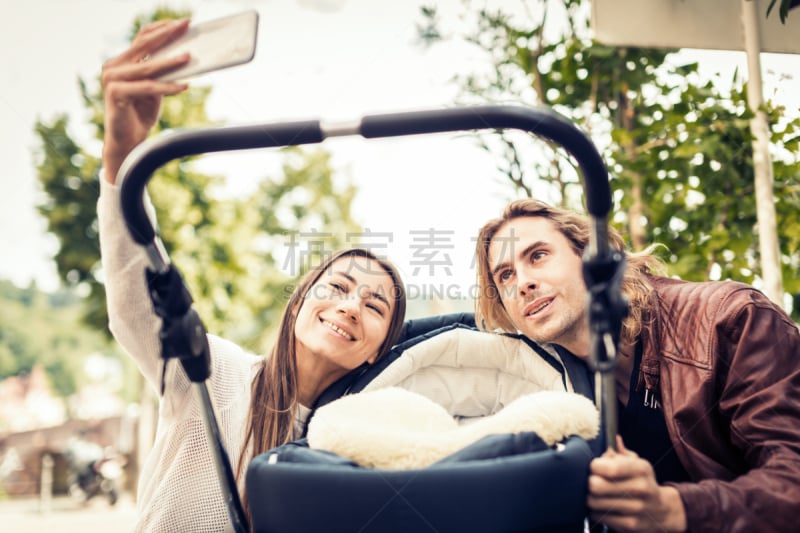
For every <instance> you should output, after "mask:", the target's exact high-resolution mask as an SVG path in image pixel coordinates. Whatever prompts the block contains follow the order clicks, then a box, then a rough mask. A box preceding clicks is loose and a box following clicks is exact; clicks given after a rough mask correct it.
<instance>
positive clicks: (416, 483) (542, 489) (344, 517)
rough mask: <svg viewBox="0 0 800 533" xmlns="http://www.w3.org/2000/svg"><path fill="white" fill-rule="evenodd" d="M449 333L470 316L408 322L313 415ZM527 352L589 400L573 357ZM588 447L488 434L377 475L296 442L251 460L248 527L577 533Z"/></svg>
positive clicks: (468, 324) (282, 531)
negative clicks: (426, 462)
mask: <svg viewBox="0 0 800 533" xmlns="http://www.w3.org/2000/svg"><path fill="white" fill-rule="evenodd" d="M453 328H470V329H477V328H476V327H475V321H474V316H473V315H472V314H471V313H458V314H450V315H442V316H436V317H429V318H424V319H419V320H410V321H407V322H406V324H405V327H404V329H403V332H402V334H401V337H400V340H399V341H398V343H397V344H396V346H395V348H394V349H393V350H392V351H391V352H390V353H389V354H387V355H386V356H384V357H383V358H382V359H381V360H380V361H378V362H377V363H375V364H373V365H370V366H368V365H365V366H363V367H361V368H359V369H356V370H355V371H353V372H351V373H350V374H348V375H347V376H345V377H343V378H342V379H340V380H339V381H337V382H336V383H334V384H333V385H331V386H330V387H329V388H328V389H327V390H326V391H325V392H323V394H322V395H321V396H320V398H319V399H318V401H317V403H316V405H315V406H314V408H315V409H316V408H318V407H321V406H322V405H325V404H326V403H329V402H331V401H333V400H336V399H337V398H340V397H341V396H343V395H345V394H351V393H355V392H360V391H361V390H362V389H364V387H365V386H366V385H367V384H368V383H369V382H370V381H372V380H373V379H374V378H375V377H377V376H378V375H379V374H380V373H381V372H383V371H384V370H385V369H386V368H387V367H388V366H389V365H390V364H392V363H393V362H394V361H395V360H397V358H399V357H400V356H402V354H403V352H404V351H405V350H407V349H409V348H411V347H412V346H414V345H416V344H417V343H419V342H422V341H424V340H426V339H430V338H431V337H433V336H435V335H439V334H441V333H443V332H446V331H450V330H452V329H453ZM522 340H525V339H522ZM528 344H529V345H530V347H531V348H532V349H533V350H534V351H536V353H538V354H539V355H540V356H541V357H542V358H543V359H544V360H546V361H547V362H548V363H549V364H550V365H551V366H553V367H555V368H557V369H558V370H559V371H561V372H562V374H564V379H565V380H566V379H567V377H569V379H570V380H571V381H572V383H573V386H574V387H575V391H576V392H579V393H582V394H584V395H586V396H589V397H590V398H591V396H592V395H593V394H592V393H593V390H592V387H591V383H590V382H588V381H587V379H586V376H587V374H586V372H585V371H583V370H582V367H581V363H580V362H579V361H578V360H577V359H575V361H572V360H570V359H569V358H570V357H574V356H571V354H568V353H562V352H561V351H559V357H561V359H562V361H561V362H559V361H556V360H555V358H554V357H553V356H552V355H551V354H550V353H548V352H547V351H545V350H544V349H542V348H541V347H539V346H538V345H535V344H533V343H528ZM562 362H563V364H562ZM567 374H568V376H567ZM312 416H313V413H312ZM595 440H596V439H595ZM595 444H596V443H595V442H594V441H592V442H591V443H587V442H586V441H584V440H583V439H580V438H578V437H573V438H570V439H568V440H567V441H566V442H565V443H564V444H562V445H559V447H558V448H557V449H553V448H550V447H548V446H547V445H546V444H545V443H544V442H543V441H542V440H541V439H540V438H539V437H538V436H537V435H536V434H534V433H520V434H515V435H511V434H505V435H489V436H487V437H484V438H483V439H481V440H479V441H478V442H475V443H474V444H472V445H470V446H468V447H466V448H464V449H462V450H460V451H458V452H456V453H454V454H452V455H451V456H449V457H446V458H444V459H442V460H440V461H438V462H437V463H435V464H433V465H431V466H428V467H426V468H421V469H415V470H382V469H370V468H364V467H361V466H359V465H357V464H355V463H353V462H351V461H350V460H348V459H346V458H344V457H340V456H338V455H336V454H333V453H330V452H326V451H321V450H314V449H310V448H308V446H307V443H306V441H305V439H303V440H300V441H297V442H294V443H290V444H287V445H285V446H281V447H279V448H275V449H274V450H271V451H269V452H267V453H264V454H261V455H259V456H257V457H255V458H254V459H253V461H252V462H251V464H250V466H249V468H248V471H247V478H246V488H247V498H248V503H249V507H250V512H251V518H252V526H253V530H254V531H256V532H264V533H270V532H275V533H293V532H297V533H301V532H302V533H306V532H313V531H325V532H331V533H337V532H341V533H350V532H354V531H359V532H363V533H368V532H376V533H377V532H381V533H401V532H402V533H406V532H412V531H413V532H417V531H431V532H438V533H445V532H452V533H456V532H459V533H461V532H469V531H479V532H487V533H490V532H548V533H558V532H576V533H577V532H582V531H583V528H584V518H585V517H586V516H587V509H586V493H587V479H588V475H589V463H590V461H591V460H592V458H593V457H594V456H595V454H596V453H597V447H596V446H595Z"/></svg>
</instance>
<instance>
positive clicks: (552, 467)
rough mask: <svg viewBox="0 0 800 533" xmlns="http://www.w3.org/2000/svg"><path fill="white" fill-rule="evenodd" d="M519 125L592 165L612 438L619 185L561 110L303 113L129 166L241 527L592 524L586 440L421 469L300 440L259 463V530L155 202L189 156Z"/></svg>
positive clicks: (127, 198)
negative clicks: (156, 184)
mask: <svg viewBox="0 0 800 533" xmlns="http://www.w3.org/2000/svg"><path fill="white" fill-rule="evenodd" d="M507 128H511V129H519V130H523V131H528V132H530V133H532V134H534V135H537V136H540V137H544V138H546V139H548V140H550V141H553V142H555V143H556V144H558V145H561V146H562V147H563V148H565V149H566V151H567V152H569V153H570V154H571V155H572V156H573V157H574V158H575V159H576V161H577V162H578V165H579V168H580V170H581V173H582V178H583V185H584V190H585V198H586V207H587V210H588V213H589V214H590V215H591V217H592V221H593V222H592V230H593V231H592V236H591V240H590V245H589V248H588V252H587V256H586V257H585V258H584V277H585V281H586V286H587V287H588V288H589V292H590V297H591V302H590V306H589V321H590V324H591V331H592V352H591V358H592V363H593V366H594V369H595V370H596V373H597V382H598V384H599V385H600V387H599V390H600V394H598V395H597V404H598V408H599V409H600V412H601V417H602V436H601V440H602V443H603V444H601V446H609V445H613V442H614V437H615V435H616V420H615V410H614V408H613V407H614V406H615V405H616V404H615V393H614V385H613V374H612V372H611V371H612V369H613V364H614V357H615V351H616V343H617V341H618V335H619V329H620V326H621V322H622V318H623V317H624V315H625V310H626V308H625V304H624V301H623V300H622V298H621V296H620V291H619V282H620V278H621V273H622V270H623V260H622V258H621V257H620V256H619V254H617V253H615V252H614V251H613V250H611V249H610V248H609V247H608V244H607V231H608V227H607V220H606V218H607V215H608V213H609V211H610V209H611V193H610V188H609V183H608V174H607V171H606V168H605V165H604V163H603V161H602V158H601V157H600V155H599V154H598V152H597V150H596V148H595V147H594V145H593V144H592V143H591V141H589V140H588V138H587V137H586V136H585V135H584V134H583V133H582V132H580V131H579V130H578V129H577V128H576V127H575V126H574V125H573V124H572V123H570V122H569V121H567V120H566V119H564V118H562V117H560V116H559V115H557V114H555V113H553V112H551V111H549V110H541V109H530V108H525V107H520V106H473V107H462V108H450V109H442V110H431V111H420V112H408V113H396V114H384V115H372V116H365V117H363V118H362V119H361V120H360V121H358V123H356V124H354V125H353V124H349V123H348V124H344V125H333V126H323V125H322V124H321V123H320V122H319V121H304V122H291V123H278V124H265V125H264V124H262V125H251V126H233V127H230V126H229V127H219V128H207V129H198V130H185V131H178V132H173V133H171V134H168V135H163V136H160V137H156V138H153V139H150V140H149V141H148V142H146V143H144V144H143V145H141V146H140V147H139V148H138V149H137V150H136V151H135V152H133V153H132V154H131V156H129V158H128V159H127V160H126V162H125V164H124V165H123V167H122V169H121V171H120V177H121V178H122V203H123V204H122V210H123V215H124V217H125V221H126V224H127V226H128V229H129V230H130V233H131V235H132V237H133V239H134V240H135V241H136V242H137V243H139V244H140V245H142V246H144V247H145V248H146V250H147V253H148V257H149V258H150V262H151V265H152V269H153V270H154V271H155V272H157V273H160V274H162V276H161V279H162V282H161V283H159V286H158V287H157V288H156V289H155V292H156V294H155V296H154V300H158V301H157V302H156V301H154V303H155V304H156V305H157V306H158V307H159V308H160V312H159V314H160V315H161V316H162V318H163V322H164V330H163V331H162V343H163V346H162V355H163V356H164V357H165V358H178V359H179V360H180V362H181V364H182V365H183V367H184V369H185V370H186V373H187V374H188V376H189V378H190V379H191V380H192V382H193V383H194V384H195V387H196V391H197V394H198V395H199V397H200V400H201V403H202V405H203V408H204V411H205V412H204V416H205V422H206V428H207V430H208V435H209V439H210V441H211V443H212V449H214V451H215V453H216V464H215V466H216V468H217V472H218V474H219V478H220V484H221V487H222V491H223V495H224V496H225V498H226V503H227V506H228V514H229V517H230V519H231V522H232V525H233V528H234V530H236V531H248V530H249V528H250V527H252V529H253V530H254V531H264V532H273V531H274V532H282V533H285V532H291V531H298V532H300V531H315V530H321V529H324V530H325V531H342V532H345V531H375V532H378V531H380V532H395V531H397V532H400V531H426V530H430V531H439V532H445V531H447V532H456V531H458V532H461V531H496V532H500V531H549V532H553V531H583V529H584V523H585V516H586V508H585V501H586V485H587V477H588V464H589V461H590V460H591V459H592V457H593V452H592V450H591V449H590V448H589V446H588V444H587V443H586V442H585V441H583V440H582V439H580V438H571V439H568V440H567V441H566V442H564V443H563V444H562V445H561V446H559V447H558V448H556V449H550V448H548V449H544V450H542V449H532V448H528V447H525V446H515V445H513V439H512V440H505V441H503V440H501V441H500V442H499V443H498V442H497V441H496V440H495V441H494V444H493V445H492V446H489V447H488V448H481V449H478V450H472V451H471V452H470V453H467V454H465V455H466V458H465V459H463V460H454V461H446V462H443V463H441V464H437V465H434V466H431V467H428V468H424V469H418V470H410V471H386V470H379V469H366V468H360V467H358V466H357V465H354V464H352V463H349V462H348V461H346V460H338V459H337V458H335V457H334V458H332V457H330V456H329V455H321V454H319V453H316V451H315V450H310V449H309V448H307V447H306V446H304V445H303V443H302V442H301V443H292V444H289V445H286V446H283V447H281V448H278V449H276V450H273V451H272V452H270V453H268V454H263V455H261V456H258V457H256V458H254V460H253V461H252V463H251V465H250V467H249V469H248V472H247V481H246V483H247V495H248V503H249V507H250V509H251V510H252V518H253V523H252V524H248V523H247V519H246V517H245V514H244V513H243V510H242V505H241V501H240V499H239V495H238V492H237V490H236V483H235V481H234V476H233V473H232V469H231V466H230V462H229V460H228V457H227V454H226V452H225V449H224V446H223V445H222V443H221V439H220V436H219V431H218V429H217V423H216V417H215V415H214V406H213V404H212V401H211V397H210V394H209V391H208V389H207V388H206V385H205V379H206V378H207V377H208V376H209V350H208V345H207V340H206V336H205V328H204V327H203V325H202V321H201V320H200V318H199V317H198V316H197V313H196V312H195V311H194V310H193V309H192V307H191V297H190V295H189V291H188V289H187V288H186V287H185V286H184V285H183V283H182V281H181V279H180V275H179V274H178V273H177V270H176V269H175V268H174V266H172V265H171V264H170V262H169V259H168V257H167V254H166V252H165V250H164V247H163V245H162V244H161V242H160V240H159V238H158V236H157V235H156V233H155V230H154V229H153V226H152V224H151V222H150V219H149V218H148V216H147V214H146V211H145V207H144V202H143V194H144V189H145V185H146V184H147V181H148V180H149V179H150V177H151V175H152V173H153V172H154V171H155V170H156V169H157V168H158V167H159V166H161V165H163V164H165V163H167V162H169V161H171V160H172V159H176V158H180V157H185V156H189V155H196V154H202V153H207V152H219V151H227V150H241V149H248V148H265V147H281V146H289V145H300V144H311V143H319V142H321V141H323V140H324V139H326V138H329V137H337V136H349V135H361V136H362V137H364V138H368V139H371V138H380V137H392V136H401V135H415V134H426V133H439V132H451V131H461V130H485V129H507ZM609 407H610V408H609ZM509 438H511V436H509ZM510 443H512V444H510ZM487 454H488V455H487ZM492 454H493V455H492ZM556 487H557V490H554V488H556Z"/></svg>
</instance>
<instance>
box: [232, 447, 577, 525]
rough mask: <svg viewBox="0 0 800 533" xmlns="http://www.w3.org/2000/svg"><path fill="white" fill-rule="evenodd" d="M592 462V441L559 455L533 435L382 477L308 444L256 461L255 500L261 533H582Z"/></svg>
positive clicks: (251, 487)
mask: <svg viewBox="0 0 800 533" xmlns="http://www.w3.org/2000/svg"><path fill="white" fill-rule="evenodd" d="M498 454H499V455H498ZM592 457H593V456H592V452H591V450H590V449H589V446H588V445H587V444H586V442H585V441H583V440H582V439H578V438H572V439H569V440H567V441H566V443H565V444H564V445H563V446H561V447H559V449H557V450H554V449H550V448H548V447H547V446H546V445H544V443H542V442H541V440H539V439H538V437H536V436H535V435H534V434H531V433H527V434H525V433H523V434H518V435H492V436H489V437H486V438H484V439H482V440H480V441H478V442H476V443H475V444H473V445H472V446H469V447H467V448H465V449H464V450H461V451H460V452H458V453H457V454H454V455H453V456H451V457H448V458H445V459H443V460H442V461H440V462H438V463H435V464H433V465H431V466H429V467H427V468H423V469H416V470H377V469H368V468H361V467H359V466H358V465H355V464H353V463H352V462H350V461H348V460H346V459H344V458H341V457H339V456H337V455H335V454H332V453H329V452H324V451H319V450H312V449H309V448H306V447H305V446H304V443H303V442H302V441H301V442H298V443H292V444H288V445H285V446H281V447H279V448H276V449H275V450H272V451H271V452H268V453H266V454H262V455H259V456H258V457H256V458H255V459H254V460H253V462H252V463H251V465H250V468H249V469H248V473H247V496H248V501H249V503H250V510H251V516H252V526H253V530H254V531H256V532H259V533H307V532H313V531H325V532H330V533H351V532H353V531H360V532H363V533H369V532H374V533H377V532H380V533H407V532H421V531H431V532H438V533H463V532H468V531H480V532H486V533H492V532H498V533H499V532H523V531H526V532H549V533H556V532H565V533H566V532H581V531H583V523H584V517H585V516H586V515H587V510H586V490H587V487H586V479H587V477H588V474H589V462H590V461H591V459H592Z"/></svg>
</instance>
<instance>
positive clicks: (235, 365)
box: [97, 179, 308, 533]
mask: <svg viewBox="0 0 800 533" xmlns="http://www.w3.org/2000/svg"><path fill="white" fill-rule="evenodd" d="M97 207H98V220H99V229H100V249H101V254H102V258H103V271H104V275H105V287H106V293H107V303H108V315H109V326H110V329H111V332H112V333H113V335H114V338H115V339H116V340H117V341H118V342H119V343H120V345H121V346H122V347H123V348H124V349H125V351H126V352H127V353H128V354H130V356H131V357H133V359H134V360H135V361H136V364H137V365H138V367H139V369H140V370H141V372H142V374H143V375H144V377H145V378H146V379H147V380H148V381H149V382H150V383H151V384H152V385H153V386H154V387H156V390H160V385H161V369H162V359H161V357H160V351H161V344H160V341H159V338H158V333H159V328H160V326H161V320H160V319H159V318H158V317H157V316H156V315H155V314H154V313H153V310H152V305H151V303H150V298H149V296H148V294H147V287H146V283H145V268H146V267H147V266H148V262H147V257H146V255H145V251H144V248H143V247H141V246H139V245H138V244H136V243H135V242H134V241H133V240H132V239H131V237H130V235H129V233H128V230H127V228H126V227H125V223H124V220H123V217H122V213H121V211H120V187H118V186H115V185H111V184H109V183H108V182H106V181H105V180H103V179H101V187H100V198H99V200H98V204H97ZM151 211H152V210H151ZM208 339H209V344H210V348H211V365H212V367H211V368H212V369H211V377H210V379H209V380H208V387H209V389H210V391H211V395H212V398H213V401H214V404H215V411H216V414H217V417H218V423H219V426H220V432H221V434H222V438H223V440H224V444H225V447H226V449H227V451H228V455H229V457H230V459H231V462H232V466H233V468H234V472H235V471H236V468H237V466H238V458H239V453H240V451H241V446H242V440H243V436H244V430H245V425H246V422H247V410H248V407H249V403H250V384H251V381H252V379H253V376H254V375H255V364H256V363H257V362H258V361H259V360H260V358H259V357H258V356H255V355H253V354H250V353H246V352H245V351H244V350H242V349H241V348H240V347H239V346H237V345H235V344H233V343H231V342H229V341H226V340H223V339H220V338H219V337H215V336H213V335H209V336H208ZM165 380H166V391H165V394H164V396H163V397H162V398H161V400H160V404H159V417H158V429H157V432H156V438H155V443H154V445H153V449H152V451H151V453H150V455H149V456H148V459H147V461H146V463H145V465H144V467H143V468H142V470H141V476H140V480H139V490H138V495H137V505H138V509H139V515H138V519H137V522H136V524H135V527H134V530H135V531H147V532H169V533H174V532H185V531H198V532H201V531H202V532H211V531H225V530H226V528H229V520H228V514H227V510H226V507H225V504H224V501H223V497H222V492H221V490H220V488H219V480H218V477H217V475H216V470H215V469H214V463H213V459H212V455H211V448H210V445H209V442H208V438H207V436H206V433H205V428H204V426H203V419H202V417H201V414H202V413H201V410H200V404H199V402H198V401H197V398H196V394H195V391H194V388H193V387H192V386H191V382H190V381H189V379H188V377H187V376H186V374H185V372H184V371H183V368H182V367H181V366H180V364H178V363H177V362H172V363H170V364H169V366H168V367H167V375H166V376H165ZM307 413H308V411H307V410H306V409H302V414H301V415H300V417H299V418H300V421H299V422H300V424H299V427H298V428H297V429H298V430H299V429H300V428H301V426H302V420H303V419H304V418H305V417H306V416H307ZM245 466H246V465H245Z"/></svg>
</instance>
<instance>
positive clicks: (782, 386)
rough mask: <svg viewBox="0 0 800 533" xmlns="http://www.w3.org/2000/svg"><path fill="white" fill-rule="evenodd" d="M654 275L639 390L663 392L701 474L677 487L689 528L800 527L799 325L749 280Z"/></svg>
mask: <svg viewBox="0 0 800 533" xmlns="http://www.w3.org/2000/svg"><path fill="white" fill-rule="evenodd" d="M652 281H653V284H654V286H655V292H656V294H655V295H656V302H657V303H656V308H655V310H654V311H653V314H652V322H650V323H649V325H648V326H647V330H646V331H645V332H644V333H643V335H642V342H643V355H642V367H641V372H640V375H639V384H638V386H637V388H638V387H641V386H645V387H647V388H648V389H650V390H651V391H658V392H659V394H660V401H661V405H662V407H663V410H664V418H665V420H666V423H667V429H668V431H669V435H670V439H671V440H672V443H673V446H674V447H675V451H676V453H677V455H678V457H679V459H680V461H681V463H682V464H683V465H684V467H685V468H686V470H687V472H688V473H689V475H690V476H691V478H692V480H693V481H694V482H692V483H675V484H673V485H674V486H675V487H676V488H677V489H678V491H679V492H680V495H681V498H682V500H683V504H684V506H685V508H686V517H687V523H688V525H689V531H691V532H705V531H709V532H714V533H716V532H721V531H728V532H753V531H759V532H766V531H781V532H784V531H799V530H800V333H799V332H798V329H797V326H796V325H795V324H794V323H793V322H792V321H791V319H790V318H789V316H788V315H787V314H786V313H784V312H783V311H782V310H781V309H779V308H778V307H777V306H775V305H774V304H772V303H771V302H770V301H769V300H768V299H767V298H766V297H765V296H764V295H763V294H761V293H760V292H758V291H757V290H755V289H753V288H752V287H749V286H747V285H743V284H740V283H735V282H710V283H689V282H683V281H678V280H672V279H667V278H659V277H654V278H652ZM619 377H620V378H621V379H627V378H626V377H624V376H619Z"/></svg>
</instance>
